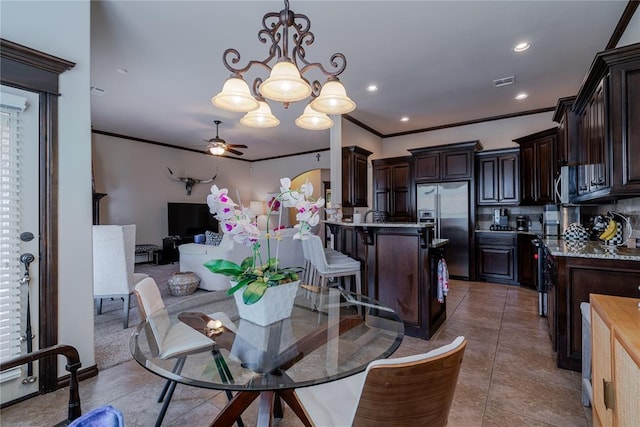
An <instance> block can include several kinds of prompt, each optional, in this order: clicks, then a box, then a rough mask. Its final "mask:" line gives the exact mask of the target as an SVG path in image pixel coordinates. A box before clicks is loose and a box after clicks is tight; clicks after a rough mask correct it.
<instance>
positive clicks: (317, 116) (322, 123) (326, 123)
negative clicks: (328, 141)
mask: <svg viewBox="0 0 640 427" xmlns="http://www.w3.org/2000/svg"><path fill="white" fill-rule="evenodd" d="M296 125H297V126H298V127H301V128H302V129H308V130H323V129H329V128H330V127H331V126H333V120H331V118H330V117H329V116H327V115H326V114H324V113H319V112H317V111H316V110H314V109H313V107H312V106H311V104H309V105H307V106H306V107H304V113H302V115H301V116H300V117H298V118H297V119H296Z"/></svg>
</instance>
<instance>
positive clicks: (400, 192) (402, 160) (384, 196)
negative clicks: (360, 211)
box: [373, 156, 415, 222]
mask: <svg viewBox="0 0 640 427" xmlns="http://www.w3.org/2000/svg"><path fill="white" fill-rule="evenodd" d="M412 165H413V158H412V157H411V156H403V157H392V158H388V159H379V160H374V161H373V199H374V208H375V210H377V211H385V212H388V213H389V221H394V222H408V221H414V220H415V215H414V211H415V209H414V207H413V200H414V197H415V196H414V188H413V187H414V184H413V168H412Z"/></svg>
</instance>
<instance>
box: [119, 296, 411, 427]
mask: <svg viewBox="0 0 640 427" xmlns="http://www.w3.org/2000/svg"><path fill="white" fill-rule="evenodd" d="M310 289H311V291H310V290H308V289H305V288H304V287H300V288H299V289H298V293H297V295H296V300H295V304H294V308H293V311H292V314H291V316H290V317H288V318H286V319H284V320H281V321H278V322H276V323H273V324H271V325H268V326H264V327H263V326H259V325H257V324H254V323H251V322H249V321H247V320H244V319H240V318H239V316H238V310H237V308H236V306H235V301H234V299H233V297H230V296H227V295H226V293H225V292H211V293H206V294H194V296H192V297H191V298H189V299H187V300H186V301H184V302H181V303H178V304H174V305H171V306H170V307H167V308H166V309H164V310H160V311H158V312H156V313H154V315H152V316H149V317H148V319H147V320H146V321H143V322H142V323H140V324H139V325H138V327H137V329H136V330H135V332H134V333H133V335H132V337H131V342H130V348H131V352H132V354H133V357H134V358H135V360H136V361H137V362H138V363H140V365H142V366H143V367H144V368H146V369H147V370H149V371H150V372H152V373H154V374H156V375H159V376H160V377H163V378H166V379H167V380H168V381H167V385H166V386H165V390H163V393H162V394H163V395H165V394H166V396H164V404H163V407H162V408H161V411H160V415H159V416H158V420H157V422H156V425H157V426H158V425H160V424H161V423H162V419H163V418H164V414H165V412H166V409H167V406H168V404H169V401H170V399H171V395H172V394H173V389H174V388H175V385H176V383H181V384H186V385H189V386H193V387H201V388H208V389H216V390H223V391H225V392H226V394H227V398H228V403H227V405H226V406H225V407H224V408H223V409H222V410H221V411H220V412H219V413H218V414H217V416H216V417H215V418H214V419H213V421H212V423H211V425H212V426H231V425H233V424H234V423H238V425H240V426H242V425H243V424H242V418H241V416H242V413H243V412H244V411H245V410H246V409H247V407H248V406H249V405H250V404H251V403H252V402H254V401H255V400H256V399H258V401H259V403H258V415H257V425H258V426H269V425H271V423H272V422H273V419H274V417H276V418H281V417H282V414H283V412H282V411H283V406H282V401H284V402H285V403H286V404H287V405H288V406H289V407H290V408H291V410H292V411H293V412H294V413H295V414H296V415H297V416H298V418H300V420H301V421H302V422H303V424H304V425H311V422H310V420H309V419H308V418H307V416H306V413H305V411H304V409H303V408H302V406H301V404H300V402H299V401H298V399H297V397H296V395H295V393H294V390H295V389H296V388H300V387H307V386H312V385H316V384H321V383H326V382H330V381H335V380H338V379H341V378H345V377H348V376H351V375H354V374H356V373H359V372H362V371H363V370H365V369H366V367H367V365H368V364H369V363H370V362H371V361H373V360H376V359H384V358H387V357H389V356H390V355H391V354H393V352H394V351H395V350H396V349H397V348H398V347H399V346H400V343H401V342H402V339H403V336H404V324H403V322H402V321H401V320H400V318H399V317H398V316H397V314H396V313H395V312H394V311H393V310H391V309H390V308H388V307H385V306H383V305H381V304H380V303H378V302H377V301H374V300H372V299H369V298H367V297H365V296H363V295H357V294H353V293H350V292H346V291H344V290H342V289H341V288H323V289H322V290H321V291H320V292H318V289H317V288H316V289H313V288H310ZM207 313H209V314H207ZM158 392H159V393H160V391H158Z"/></svg>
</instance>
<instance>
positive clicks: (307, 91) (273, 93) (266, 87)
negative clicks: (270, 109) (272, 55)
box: [260, 61, 311, 102]
mask: <svg viewBox="0 0 640 427" xmlns="http://www.w3.org/2000/svg"><path fill="white" fill-rule="evenodd" d="M260 95H262V96H264V97H265V98H267V99H271V100H274V101H279V102H297V101H302V100H303V99H305V98H307V97H308V96H309V95H311V86H309V83H307V82H306V81H305V80H303V79H302V77H300V71H298V68H297V67H296V66H295V65H294V64H293V62H289V61H282V62H278V63H276V65H274V67H273V69H272V70H271V74H270V75H269V78H268V79H267V80H265V81H264V82H262V84H261V85H260Z"/></svg>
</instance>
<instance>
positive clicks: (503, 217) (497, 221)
mask: <svg viewBox="0 0 640 427" xmlns="http://www.w3.org/2000/svg"><path fill="white" fill-rule="evenodd" d="M489 229H490V230H511V227H509V211H508V210H507V209H494V211H493V224H491V226H490V227H489Z"/></svg>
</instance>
